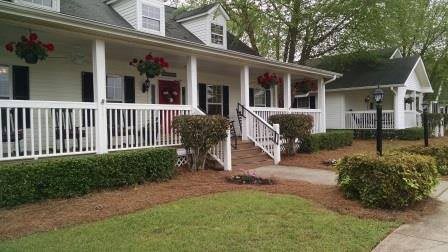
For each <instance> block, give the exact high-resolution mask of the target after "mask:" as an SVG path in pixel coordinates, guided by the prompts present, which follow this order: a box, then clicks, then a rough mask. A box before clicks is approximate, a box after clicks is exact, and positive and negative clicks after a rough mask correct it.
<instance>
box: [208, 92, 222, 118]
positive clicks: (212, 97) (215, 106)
mask: <svg viewBox="0 0 448 252" xmlns="http://www.w3.org/2000/svg"><path fill="white" fill-rule="evenodd" d="M222 94H223V92H222V86H216V85H208V86H207V114H208V115H222V113H223V97H222Z"/></svg>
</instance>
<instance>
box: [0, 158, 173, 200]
mask: <svg viewBox="0 0 448 252" xmlns="http://www.w3.org/2000/svg"><path fill="white" fill-rule="evenodd" d="M176 160H177V153H176V150H174V149H146V150H137V151H125V152H117V153H109V154H103V155H92V156H78V157H64V158H54V159H46V160H37V161H27V162H20V163H12V164H5V165H2V166H0V207H7V206H14V205H18V204H23V203H27V202H33V201H38V200H43V199H51V198H70V197H75V196H80V195H84V194H87V193H89V192H92V191H94V190H99V189H103V188H112V187H119V186H125V185H134V184H139V183H143V182H145V181H164V180H168V179H170V178H172V177H173V176H174V174H175V164H176Z"/></svg>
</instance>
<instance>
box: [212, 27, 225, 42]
mask: <svg viewBox="0 0 448 252" xmlns="http://www.w3.org/2000/svg"><path fill="white" fill-rule="evenodd" d="M211 30H212V43H213V44H217V45H222V44H224V26H222V25H218V24H214V23H212V24H211Z"/></svg>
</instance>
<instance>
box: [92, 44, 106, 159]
mask: <svg viewBox="0 0 448 252" xmlns="http://www.w3.org/2000/svg"><path fill="white" fill-rule="evenodd" d="M92 64H93V86H94V97H95V103H96V105H97V109H96V115H95V136H96V153H97V154H103V153H107V130H106V129H107V118H106V108H105V106H104V105H105V104H106V43H105V42H104V41H103V40H98V39H97V40H94V41H93V43H92Z"/></svg>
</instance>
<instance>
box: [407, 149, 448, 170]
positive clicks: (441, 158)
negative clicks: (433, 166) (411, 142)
mask: <svg viewBox="0 0 448 252" xmlns="http://www.w3.org/2000/svg"><path fill="white" fill-rule="evenodd" d="M400 151H404V152H408V153H414V154H420V155H425V156H430V157H433V158H434V159H435V160H436V162H437V170H438V171H439V173H440V175H443V176H446V175H448V145H433V146H429V147H424V146H409V147H403V148H401V149H400Z"/></svg>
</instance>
